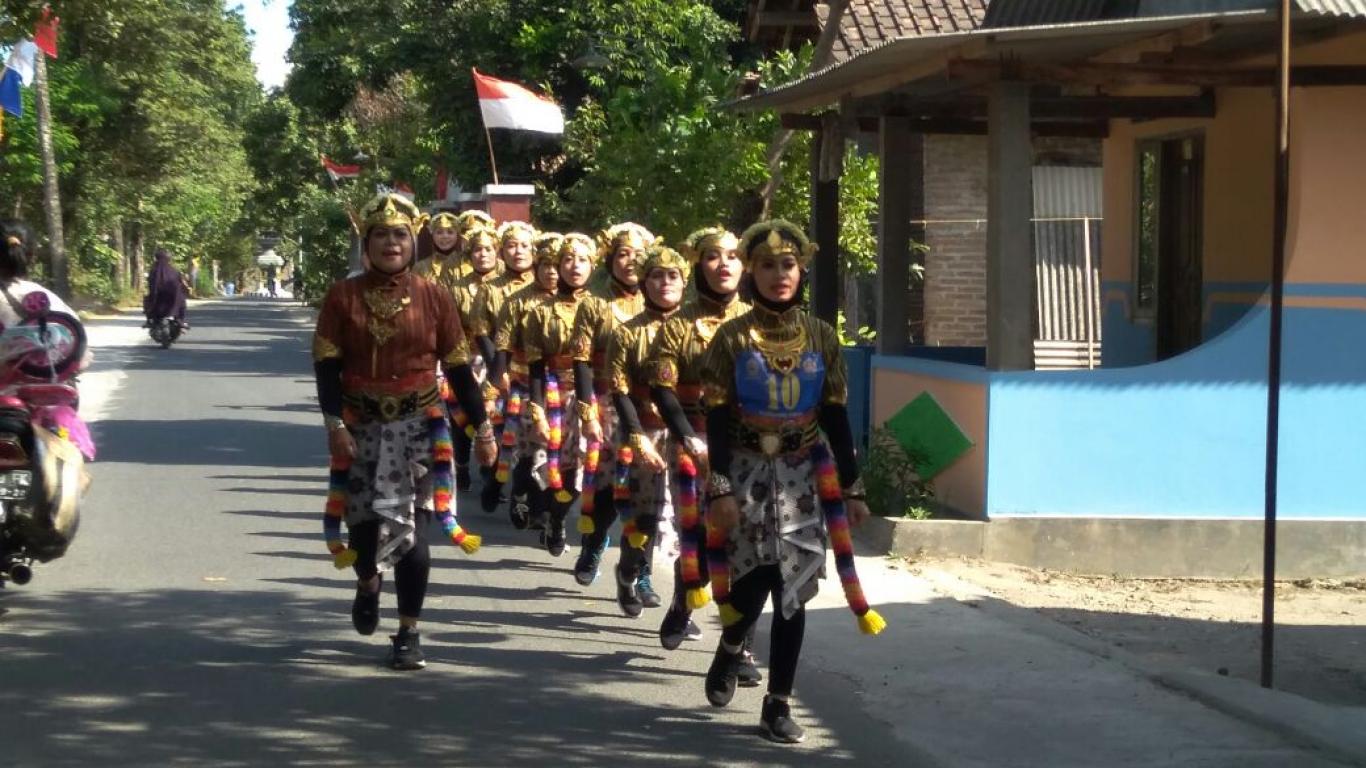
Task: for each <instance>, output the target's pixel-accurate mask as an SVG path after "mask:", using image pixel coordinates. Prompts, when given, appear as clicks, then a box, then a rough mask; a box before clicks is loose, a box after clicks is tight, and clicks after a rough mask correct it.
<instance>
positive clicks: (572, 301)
mask: <svg viewBox="0 0 1366 768" xmlns="http://www.w3.org/2000/svg"><path fill="white" fill-rule="evenodd" d="M587 295H588V294H587V292H586V291H585V290H584V289H582V288H580V289H579V290H577V291H574V292H572V293H564V292H558V293H556V294H555V295H554V296H553V297H549V298H547V299H546V300H544V301H542V302H540V303H537V304H534V305H532V306H530V307H529V310H530V311H529V312H528V314H527V319H526V328H525V331H524V334H523V349H524V350H525V351H526V361H527V364H528V365H529V364H531V363H534V362H536V361H537V360H546V359H549V358H559V359H561V361H562V362H567V361H568V360H569V359H570V357H571V356H572V355H573V354H574V346H573V345H574V343H575V342H574V335H573V333H574V328H575V321H574V318H575V316H576V315H577V314H578V312H579V310H580V308H581V307H582V305H583V302H584V301H585V300H586V298H587ZM555 372H556V373H557V374H558V375H559V376H560V378H561V386H564V381H563V379H564V378H565V375H566V374H569V375H570V376H571V377H572V372H573V367H572V366H563V367H558V368H557V370H556V371H555Z"/></svg>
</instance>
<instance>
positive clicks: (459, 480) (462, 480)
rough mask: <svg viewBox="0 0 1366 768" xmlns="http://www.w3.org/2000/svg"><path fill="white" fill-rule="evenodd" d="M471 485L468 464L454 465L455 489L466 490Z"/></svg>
mask: <svg viewBox="0 0 1366 768" xmlns="http://www.w3.org/2000/svg"><path fill="white" fill-rule="evenodd" d="M472 485H473V483H472V481H471V480H470V467H469V465H468V464H456V465H455V489H456V490H457V491H468V490H469V489H470V487H471V486H472Z"/></svg>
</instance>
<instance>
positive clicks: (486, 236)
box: [464, 224, 498, 257]
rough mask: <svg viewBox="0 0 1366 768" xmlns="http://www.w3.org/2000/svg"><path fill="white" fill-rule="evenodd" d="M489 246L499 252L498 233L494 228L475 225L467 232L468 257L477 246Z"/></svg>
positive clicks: (465, 247)
mask: <svg viewBox="0 0 1366 768" xmlns="http://www.w3.org/2000/svg"><path fill="white" fill-rule="evenodd" d="M481 244H488V245H489V246H491V247H492V248H493V249H494V250H495V251H496V250H498V231H497V230H495V229H494V228H493V227H489V226H484V225H482V224H475V225H473V226H471V227H469V228H468V229H466V230H465V241H464V254H465V256H466V257H468V256H469V255H470V254H471V253H473V252H474V248H475V246H476V245H481Z"/></svg>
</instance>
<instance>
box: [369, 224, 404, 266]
mask: <svg viewBox="0 0 1366 768" xmlns="http://www.w3.org/2000/svg"><path fill="white" fill-rule="evenodd" d="M367 243H368V244H367V246H366V249H365V256H366V258H367V259H368V260H369V261H370V266H372V267H373V268H375V269H377V270H379V271H380V272H383V273H385V274H389V275H392V274H394V273H395V272H401V271H402V270H403V268H404V267H406V266H408V263H409V262H410V261H412V260H413V233H412V230H410V229H408V228H407V227H405V226H398V227H375V228H373V229H371V230H370V235H369V237H368V239H367Z"/></svg>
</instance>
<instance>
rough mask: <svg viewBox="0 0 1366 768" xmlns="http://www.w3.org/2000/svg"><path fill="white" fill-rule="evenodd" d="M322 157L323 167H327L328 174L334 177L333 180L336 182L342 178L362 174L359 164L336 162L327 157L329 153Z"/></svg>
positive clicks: (350, 177)
mask: <svg viewBox="0 0 1366 768" xmlns="http://www.w3.org/2000/svg"><path fill="white" fill-rule="evenodd" d="M322 159H323V168H326V169H327V175H328V176H330V177H332V181H334V182H336V181H341V180H342V179H354V178H356V177H357V176H359V175H360V166H359V165H342V164H340V163H334V162H332V161H331V160H329V159H328V158H327V155H323V156H322Z"/></svg>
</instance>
